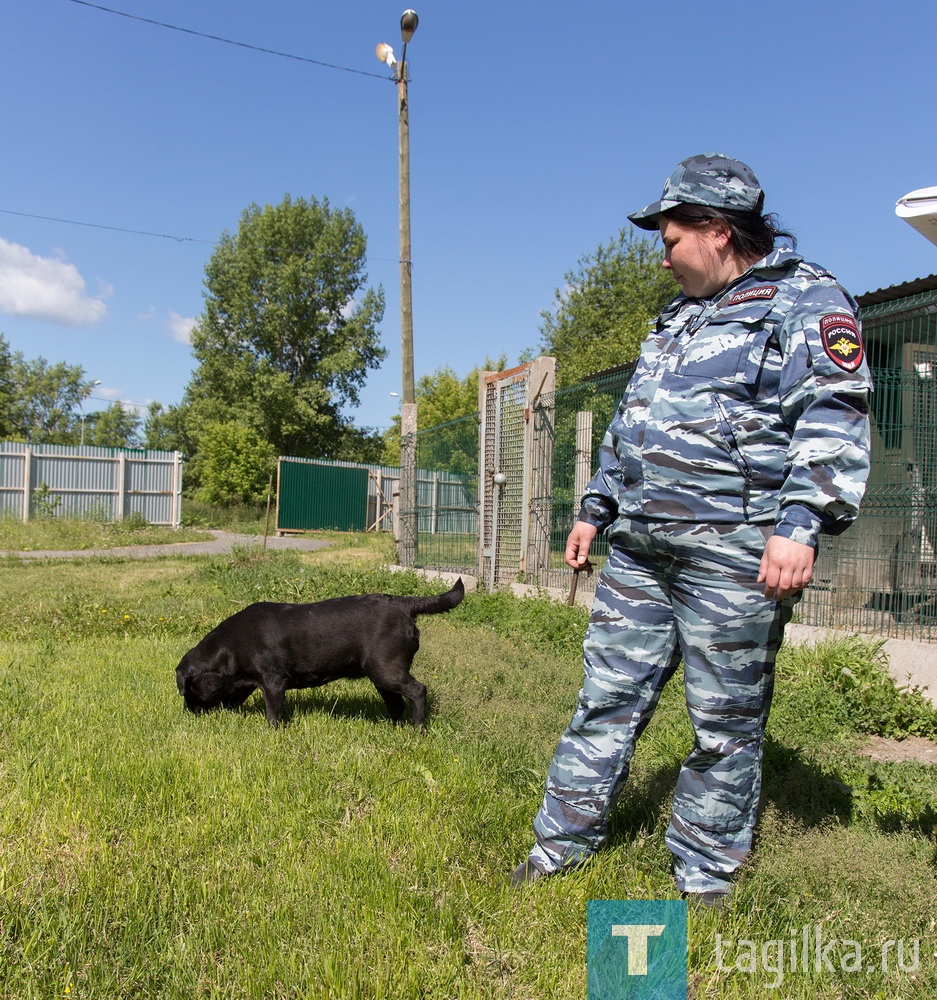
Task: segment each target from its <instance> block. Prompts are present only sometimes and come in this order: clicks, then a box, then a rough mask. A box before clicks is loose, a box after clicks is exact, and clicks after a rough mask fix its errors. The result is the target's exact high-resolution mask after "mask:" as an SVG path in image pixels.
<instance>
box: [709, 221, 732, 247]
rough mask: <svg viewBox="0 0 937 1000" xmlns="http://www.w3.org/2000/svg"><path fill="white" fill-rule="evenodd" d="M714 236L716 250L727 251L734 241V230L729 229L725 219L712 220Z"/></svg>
mask: <svg viewBox="0 0 937 1000" xmlns="http://www.w3.org/2000/svg"><path fill="white" fill-rule="evenodd" d="M711 225H712V234H713V240H714V242H715V244H716V248H717V249H719V250H725V249H726V247H727V246H729V244H730V243H731V241H732V230H731V229H729V226H728V224H727V223H726V221H725V219H712V220H711Z"/></svg>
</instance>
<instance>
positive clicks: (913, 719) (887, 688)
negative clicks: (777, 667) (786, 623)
mask: <svg viewBox="0 0 937 1000" xmlns="http://www.w3.org/2000/svg"><path fill="white" fill-rule="evenodd" d="M883 645H884V643H883V642H882V641H881V640H869V639H862V638H860V637H858V636H853V637H852V638H850V639H847V640H837V641H835V642H833V641H830V642H824V643H818V644H817V645H815V646H811V645H803V646H794V647H786V649H785V652H784V654H782V655H783V656H784V659H783V663H784V664H785V666H786V667H787V668H788V669H790V670H791V672H792V673H793V677H794V679H795V682H796V683H798V684H800V685H801V686H802V687H803V689H804V694H806V695H807V696H808V697H812V698H813V699H814V700H815V701H816V702H817V704H822V706H823V708H825V709H826V710H828V711H831V712H832V713H833V714H834V715H835V716H836V718H837V719H838V721H839V722H840V723H841V724H842V725H844V726H849V727H851V728H854V729H856V730H857V731H858V732H861V733H869V734H871V735H875V736H890V737H895V738H901V737H902V736H924V737H930V738H935V737H937V709H935V708H934V706H933V705H932V704H931V703H930V701H928V699H927V698H926V697H925V696H924V694H923V692H922V690H921V688H920V687H917V686H915V685H906V686H904V687H898V686H897V685H896V684H895V682H894V680H893V679H892V677H891V675H890V674H889V672H888V668H887V657H886V654H885V652H884V650H883Z"/></svg>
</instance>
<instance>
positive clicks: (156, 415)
mask: <svg viewBox="0 0 937 1000" xmlns="http://www.w3.org/2000/svg"><path fill="white" fill-rule="evenodd" d="M190 423H191V421H190V420H189V413H188V408H187V407H185V406H182V405H180V406H163V404H162V403H157V402H155V401H154V402H152V403H150V405H149V408H148V409H147V411H146V417H145V418H144V421H143V447H144V448H150V449H152V450H153V451H179V452H182V454H183V455H191V454H193V453H194V452H195V444H194V441H193V439H192V436H191V434H190V433H189V425H190Z"/></svg>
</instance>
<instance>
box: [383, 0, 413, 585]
mask: <svg viewBox="0 0 937 1000" xmlns="http://www.w3.org/2000/svg"><path fill="white" fill-rule="evenodd" d="M419 23H420V19H419V18H418V17H417V14H416V11H415V10H409V9H408V10H405V11H404V12H403V14H402V15H401V16H400V37H401V39H402V40H403V52H402V53H401V56H400V59H399V60H398V59H397V57H396V56H395V55H394V50H393V48H392V47H391V46H390V45H388V44H387V42H381V43H380V44H379V45H378V46H377V48H376V49H375V54H376V55H377V58H378V59H380V61H381V62H383V63H385V64H386V65H387V66H388V67H389V68H390V69H391V70H392V71H393V73H394V80H396V82H397V122H398V138H399V161H400V183H399V201H400V347H401V369H402V376H403V385H402V389H403V397H402V405H401V408H400V509H401V524H400V528H401V530H400V551H399V554H398V557H399V559H400V562H401V563H402V564H403V565H404V566H412V565H413V563H414V561H415V557H416V545H417V510H416V393H415V388H414V380H413V290H412V287H411V284H410V277H411V272H412V260H411V258H410V110H409V102H408V97H407V44H408V43H409V42H410V40H411V39H412V38H413V33H414V32H415V31H416V29H417V25H418V24H419Z"/></svg>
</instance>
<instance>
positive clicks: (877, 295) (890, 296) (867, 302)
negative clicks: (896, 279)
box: [856, 274, 937, 306]
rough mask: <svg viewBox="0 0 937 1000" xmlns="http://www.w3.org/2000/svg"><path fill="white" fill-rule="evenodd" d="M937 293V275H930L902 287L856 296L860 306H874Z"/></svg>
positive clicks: (907, 282) (892, 286) (891, 287)
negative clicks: (928, 293) (926, 293)
mask: <svg viewBox="0 0 937 1000" xmlns="http://www.w3.org/2000/svg"><path fill="white" fill-rule="evenodd" d="M933 291H937V274H929V275H928V276H927V277H926V278H915V279H914V280H913V281H905V282H904V283H903V284H900V285H891V286H890V287H889V288H879V289H878V290H877V291H875V292H865V293H864V294H862V295H857V296H856V301H857V302H858V303H859V305H860V306H874V305H879V304H880V303H882V302H894V301H895V300H896V299H906V298H908V296H910V295H920V294H921V293H922V292H933Z"/></svg>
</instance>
